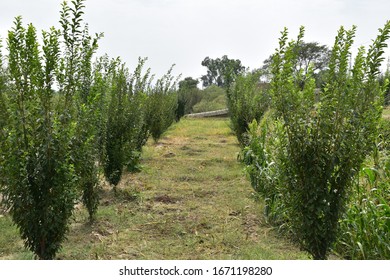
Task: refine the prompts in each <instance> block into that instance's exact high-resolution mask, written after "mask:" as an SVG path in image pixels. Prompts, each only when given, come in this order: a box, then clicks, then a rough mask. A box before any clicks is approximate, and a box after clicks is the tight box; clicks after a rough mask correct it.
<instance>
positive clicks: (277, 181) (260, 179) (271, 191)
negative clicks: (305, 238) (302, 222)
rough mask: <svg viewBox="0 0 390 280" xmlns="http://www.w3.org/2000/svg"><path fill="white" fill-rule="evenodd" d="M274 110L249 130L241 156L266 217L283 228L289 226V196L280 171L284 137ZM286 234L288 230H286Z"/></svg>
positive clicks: (250, 126) (268, 112)
mask: <svg viewBox="0 0 390 280" xmlns="http://www.w3.org/2000/svg"><path fill="white" fill-rule="evenodd" d="M272 113H273V112H272V111H271V110H269V111H267V112H266V113H265V114H264V116H263V118H262V120H261V122H260V123H259V124H258V123H257V121H256V120H253V122H252V123H250V124H249V128H248V141H247V146H246V147H244V148H243V150H242V152H241V157H242V161H243V163H244V164H245V165H246V167H245V171H246V173H247V174H248V175H249V178H250V181H251V185H252V187H253V189H254V190H255V191H256V192H257V193H258V194H259V195H260V196H261V197H262V198H263V199H264V201H265V211H264V212H265V213H264V214H265V216H266V218H267V219H268V221H269V222H271V223H272V224H274V225H276V226H279V227H280V229H284V228H285V227H286V226H287V227H288V220H289V218H288V214H289V213H288V209H287V204H288V203H287V202H286V201H288V197H286V196H287V195H288V194H287V193H286V192H285V190H284V185H283V177H282V175H283V174H282V172H281V168H282V167H281V164H282V162H281V161H280V159H281V157H280V156H278V153H280V152H281V151H278V149H279V147H280V146H281V143H279V142H280V141H281V140H282V139H283V138H282V137H280V135H279V134H280V133H281V131H282V130H283V127H282V124H281V122H278V121H277V120H275V118H274V116H273V114H272ZM284 231H286V230H284Z"/></svg>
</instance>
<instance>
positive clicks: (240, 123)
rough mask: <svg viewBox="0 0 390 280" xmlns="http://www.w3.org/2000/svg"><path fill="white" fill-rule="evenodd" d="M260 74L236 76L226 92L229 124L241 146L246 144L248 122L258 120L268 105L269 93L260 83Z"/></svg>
mask: <svg viewBox="0 0 390 280" xmlns="http://www.w3.org/2000/svg"><path fill="white" fill-rule="evenodd" d="M260 76H261V73H260V72H255V73H246V74H244V75H241V76H237V77H236V80H235V83H234V84H233V86H232V88H231V89H230V90H229V91H228V92H227V104H228V108H229V114H230V120H231V126H232V129H233V131H234V132H235V134H236V136H237V139H238V142H239V143H240V144H241V146H242V147H244V146H245V145H246V144H247V137H246V133H247V130H248V125H249V123H251V122H252V121H253V120H256V121H260V119H261V117H262V116H263V114H264V113H265V111H266V110H267V109H268V107H269V95H268V93H267V91H266V89H265V87H264V85H261V84H260Z"/></svg>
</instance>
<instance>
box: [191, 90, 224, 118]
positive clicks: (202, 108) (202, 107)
mask: <svg viewBox="0 0 390 280" xmlns="http://www.w3.org/2000/svg"><path fill="white" fill-rule="evenodd" d="M226 108H227V104H226V91H225V90H224V89H222V88H219V87H217V86H214V85H213V86H210V87H208V88H206V89H204V90H203V91H202V99H201V101H200V102H199V103H197V104H195V106H194V107H193V110H192V111H193V113H202V112H209V111H216V110H221V109H226Z"/></svg>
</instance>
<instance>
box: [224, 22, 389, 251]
mask: <svg viewBox="0 0 390 280" xmlns="http://www.w3.org/2000/svg"><path fill="white" fill-rule="evenodd" d="M355 31H356V28H355V27H353V28H352V29H350V30H346V29H344V28H341V29H340V30H339V31H338V34H337V36H336V39H335V43H334V45H333V48H332V49H331V51H330V52H329V60H328V62H327V63H326V65H325V69H324V70H325V71H324V75H321V77H319V76H318V72H316V71H315V65H314V64H313V63H311V64H309V65H307V67H306V66H305V67H302V63H301V61H302V60H301V58H300V54H301V53H302V52H301V51H300V49H301V46H303V45H304V44H303V37H304V29H303V28H301V30H300V33H299V35H298V38H297V39H296V40H291V41H288V31H287V29H285V30H284V31H283V32H282V34H281V38H280V39H279V47H278V49H277V50H276V52H275V54H273V55H272V56H271V57H270V59H269V68H268V70H269V71H268V72H267V73H265V72H264V71H257V72H256V71H255V72H252V73H244V74H243V75H238V76H237V77H236V79H235V82H234V83H233V84H232V85H231V87H229V89H228V95H227V96H228V104H229V110H230V114H231V123H232V128H233V130H234V132H235V133H236V135H237V138H238V140H239V142H240V144H241V146H242V148H243V149H242V153H241V159H242V161H243V162H244V163H245V166H246V172H247V174H248V176H249V178H250V181H251V184H252V187H253V188H254V190H255V191H256V193H258V195H259V196H261V197H263V198H264V201H265V215H266V218H267V221H268V222H270V223H271V224H273V225H274V226H275V227H277V228H278V229H279V230H280V231H281V232H283V233H284V234H286V235H288V236H289V237H290V238H291V239H292V240H293V241H295V242H297V243H298V244H299V245H300V246H301V248H302V249H303V250H305V251H307V252H308V253H309V254H310V255H311V256H312V257H313V258H314V259H325V258H327V257H328V255H329V254H330V253H333V254H337V255H338V256H340V257H343V258H348V259H349V258H351V259H388V258H389V257H390V231H389V228H390V223H389V222H390V220H389V217H390V200H389V198H390V168H389V167H390V153H389V152H390V151H389V144H388V143H389V142H388V141H389V140H388V135H389V132H390V124H389V122H388V121H386V120H383V119H382V109H383V104H384V102H385V100H384V99H385V96H386V95H388V92H389V81H388V79H386V78H388V72H387V73H386V74H381V72H380V65H381V63H382V62H383V57H382V56H383V53H384V49H385V47H386V46H387V45H386V40H388V39H389V34H390V22H387V23H386V24H385V26H384V27H383V29H380V30H379V35H378V37H377V38H376V40H375V41H373V44H372V45H371V46H370V47H369V48H368V50H365V48H364V47H360V48H359V51H358V54H357V56H356V58H355V60H354V62H353V63H352V61H350V60H351V55H350V53H351V47H352V45H353V41H354V40H353V39H354V36H355ZM263 70H264V69H263ZM264 74H266V75H267V77H266V78H268V79H269V83H261V80H262V79H261V75H264ZM319 81H320V82H319Z"/></svg>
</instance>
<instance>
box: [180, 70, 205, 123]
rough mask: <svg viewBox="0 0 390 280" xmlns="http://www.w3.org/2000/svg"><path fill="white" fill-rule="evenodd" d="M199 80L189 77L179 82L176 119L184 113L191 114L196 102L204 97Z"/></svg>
mask: <svg viewBox="0 0 390 280" xmlns="http://www.w3.org/2000/svg"><path fill="white" fill-rule="evenodd" d="M198 83H199V81H198V80H194V79H192V78H191V77H187V78H185V79H184V80H182V81H180V82H179V90H178V92H177V96H178V97H177V110H176V120H177V121H178V120H180V118H181V117H183V116H184V115H187V114H190V113H191V112H192V109H193V107H194V105H195V104H197V103H199V102H200V100H201V99H202V95H201V91H200V90H199V89H198V87H197V85H198Z"/></svg>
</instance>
